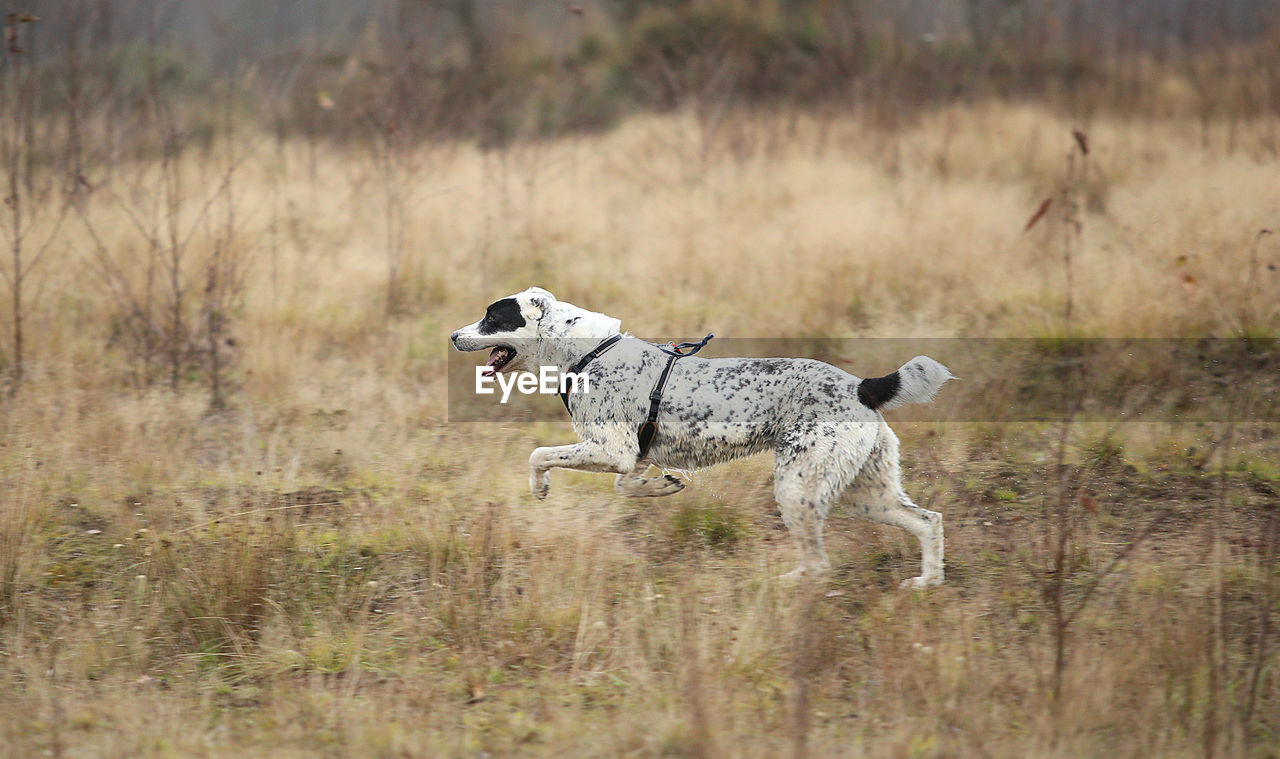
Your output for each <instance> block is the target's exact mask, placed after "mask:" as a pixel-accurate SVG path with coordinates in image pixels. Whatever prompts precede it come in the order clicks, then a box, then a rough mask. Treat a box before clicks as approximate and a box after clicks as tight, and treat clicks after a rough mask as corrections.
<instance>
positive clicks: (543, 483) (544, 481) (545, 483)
mask: <svg viewBox="0 0 1280 759" xmlns="http://www.w3.org/2000/svg"><path fill="white" fill-rule="evenodd" d="M550 491H551V473H550V472H539V471H538V470H537V469H534V470H533V471H532V472H530V473H529V492H530V493H533V496H534V497H535V498H537V499H538V500H542V499H543V498H546V497H547V493H549V492H550Z"/></svg>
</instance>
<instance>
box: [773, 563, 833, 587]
mask: <svg viewBox="0 0 1280 759" xmlns="http://www.w3.org/2000/svg"><path fill="white" fill-rule="evenodd" d="M829 571H830V567H822V566H799V567H796V568H795V569H793V570H791V571H790V572H785V573H783V574H780V575H778V576H777V577H775V578H774V579H775V580H777V581H778V582H780V583H783V584H784V585H789V584H792V583H796V582H799V581H801V580H814V579H819V578H822V577H825V576H826V574H827V572H829Z"/></svg>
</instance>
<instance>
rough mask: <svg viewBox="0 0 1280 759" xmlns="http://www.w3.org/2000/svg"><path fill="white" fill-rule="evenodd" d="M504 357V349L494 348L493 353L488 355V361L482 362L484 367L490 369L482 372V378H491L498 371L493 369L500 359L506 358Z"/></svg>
mask: <svg viewBox="0 0 1280 759" xmlns="http://www.w3.org/2000/svg"><path fill="white" fill-rule="evenodd" d="M506 356H507V349H506V348H494V349H493V352H492V353H490V354H489V360H488V361H486V362H484V365H485V366H487V367H490V368H489V369H486V370H485V371H484V372H483V374H484V376H486V377H492V376H493V375H494V374H496V373H497V371H498V370H497V369H495V368H493V367H494V366H496V365H497V364H498V363H500V362H501V361H502V359H504V358H506Z"/></svg>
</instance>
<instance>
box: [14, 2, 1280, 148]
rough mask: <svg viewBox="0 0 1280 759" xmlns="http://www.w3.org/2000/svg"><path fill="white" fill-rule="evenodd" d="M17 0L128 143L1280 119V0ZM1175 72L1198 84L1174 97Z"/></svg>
mask: <svg viewBox="0 0 1280 759" xmlns="http://www.w3.org/2000/svg"><path fill="white" fill-rule="evenodd" d="M8 5H9V6H10V17H12V14H30V15H32V16H36V17H39V19H40V21H39V22H38V23H37V24H34V25H31V26H32V27H33V28H31V29H23V30H22V40H21V43H22V46H23V47H24V48H26V51H25V53H24V55H25V56H26V57H27V59H28V61H29V64H30V66H31V67H32V68H33V70H39V72H40V73H39V75H38V78H39V81H40V82H42V84H41V86H40V87H39V88H38V92H37V93H36V96H37V98H38V102H37V104H36V106H37V109H38V110H40V111H43V112H47V113H53V112H58V111H64V112H65V111H67V110H68V109H70V110H71V111H73V113H71V114H68V115H67V119H68V126H67V127H66V128H67V129H69V130H70V131H72V132H74V133H77V134H76V135H75V136H76V137H77V138H80V139H82V138H83V135H84V132H85V130H87V129H93V130H96V133H98V134H99V135H100V136H101V137H102V138H103V140H100V141H98V143H99V144H100V145H108V146H110V148H111V149H112V150H125V151H126V152H127V150H128V148H129V145H128V139H127V135H129V134H130V133H131V131H132V128H131V123H132V122H134V121H136V120H138V119H145V118H147V115H146V111H147V109H146V108H140V107H139V106H140V104H145V103H146V102H148V101H151V102H154V92H152V93H151V96H150V97H149V96H148V90H149V89H150V90H154V89H155V88H156V87H163V88H165V89H166V90H167V91H168V92H169V93H171V94H172V96H174V97H176V98H179V99H180V100H181V101H183V103H184V104H185V107H188V108H195V109H199V108H200V107H201V105H202V104H207V102H208V101H209V100H210V99H211V98H212V97H213V96H214V95H215V93H216V92H217V91H218V90H219V88H223V89H226V88H229V87H230V88H234V89H235V90H236V91H237V92H238V93H239V96H238V99H239V101H240V102H239V104H238V107H239V108H241V109H242V110H243V111H244V113H245V114H246V115H252V116H254V117H255V118H259V119H261V120H262V121H263V122H264V123H266V124H267V125H269V126H270V128H271V129H272V130H274V131H275V132H276V133H277V134H278V135H279V136H280V137H282V138H283V137H286V136H291V135H292V136H296V135H305V136H307V137H310V138H316V137H319V136H325V137H331V138H339V139H344V140H346V139H352V138H363V137H367V136H368V135H370V134H375V133H377V132H380V131H381V132H385V131H386V130H394V131H396V132H397V133H408V134H409V135H411V136H412V137H413V138H420V137H426V136H433V135H449V136H471V137H474V138H476V139H479V140H480V141H481V142H482V143H484V144H489V145H495V144H504V143H506V142H507V141H510V140H512V139H515V138H519V137H530V136H541V135H549V134H557V133H561V132H564V131H570V130H590V129H599V128H604V127H607V126H609V125H611V124H613V123H615V122H616V120H617V119H619V118H620V117H621V116H623V115H625V114H627V113H631V112H635V111H637V110H645V109H660V110H665V109H674V108H694V109H708V108H719V109H723V108H725V107H728V106H732V105H736V104H740V103H766V104H772V103H778V104H801V105H810V106H812V105H817V104H821V105H823V106H824V107H825V106H830V105H834V106H848V107H854V108H863V109H867V110H868V111H869V112H870V113H872V114H876V113H889V114H896V115H898V116H900V115H901V114H903V113H909V112H910V109H912V108H914V107H920V106H929V105H931V104H937V103H940V102H948V101H952V100H955V99H964V98H980V97H986V96H999V97H1028V98H1038V99H1046V100H1049V101H1051V102H1054V103H1059V104H1062V105H1063V106H1065V107H1067V108H1070V109H1071V110H1073V111H1077V112H1078V111H1080V110H1084V111H1092V110H1094V109H1097V108H1111V109H1124V110H1129V111H1138V112H1148V113H1156V114H1159V113H1163V112H1166V111H1169V110H1176V109H1184V110H1185V109H1196V110H1198V111H1201V112H1209V113H1213V114H1223V113H1230V114H1231V115H1233V116H1246V117H1247V116H1252V115H1257V114H1260V113H1275V112H1277V110H1278V109H1280V75H1278V74H1277V69H1280V65H1277V64H1280V34H1278V33H1277V23H1276V22H1277V21H1278V20H1280V0H546V1H545V2H528V1H527V0H371V1H370V2H365V3H351V2H347V0H279V1H277V2H270V3H262V2H250V1H249V0H198V1H197V0H58V1H57V2H54V1H53V0H23V1H21V2H9V3H8ZM9 26H11V25H9ZM4 60H5V65H8V66H12V65H13V61H14V57H13V56H12V55H10V56H6V57H5V58H4ZM1167 77H1175V78H1177V79H1178V80H1179V82H1180V83H1181V84H1182V86H1181V87H1180V88H1175V89H1176V92H1177V93H1181V95H1180V97H1177V98H1174V99H1173V100H1172V101H1171V99H1170V88H1169V87H1167V86H1161V85H1162V81H1163V79H1164V78H1167ZM895 117H896V116H895ZM210 118H212V116H210ZM73 121H75V122H78V123H71V122H73ZM193 128H195V129H197V132H198V129H199V128H198V126H197V127H193ZM197 136H198V134H197ZM82 141H83V140H82ZM78 147H79V146H77V148H78Z"/></svg>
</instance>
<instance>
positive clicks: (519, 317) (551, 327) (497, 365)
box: [450, 287, 622, 374]
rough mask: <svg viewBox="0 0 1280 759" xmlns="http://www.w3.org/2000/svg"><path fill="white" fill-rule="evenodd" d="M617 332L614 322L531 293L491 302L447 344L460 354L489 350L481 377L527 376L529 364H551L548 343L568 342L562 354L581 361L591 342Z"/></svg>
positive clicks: (545, 294)
mask: <svg viewBox="0 0 1280 759" xmlns="http://www.w3.org/2000/svg"><path fill="white" fill-rule="evenodd" d="M621 326H622V322H620V321H619V320H617V319H614V318H613V317H610V316H605V315H604V314H598V313H596V312H594V311H588V310H586V309H585V308H579V307H577V306H575V305H573V304H572V303H565V302H563V301H558V300H556V296H554V295H552V294H551V293H549V292H547V291H546V290H543V289H542V288H541V287H530V288H529V289H528V290H525V291H524V292H519V293H516V294H515V295H509V296H507V297H505V298H503V299H501V300H498V301H494V302H493V303H492V304H490V305H489V308H488V310H486V311H485V314H484V318H483V319H481V320H480V321H478V322H476V323H475V324H471V325H468V326H466V327H463V328H462V329H460V330H458V331H457V332H454V333H453V335H451V336H450V339H451V340H452V341H453V345H454V347H455V348H457V349H458V350H460V351H478V350H484V349H486V348H492V349H493V352H492V353H490V354H489V361H488V362H487V363H486V364H485V365H486V366H487V367H489V368H488V370H487V371H486V373H487V374H492V373H494V372H501V371H506V370H513V371H526V370H528V369H530V366H531V365H530V364H529V363H528V362H529V361H530V360H534V361H535V362H536V361H537V360H547V359H550V358H552V357H551V356H549V355H547V354H548V351H547V350H546V348H547V344H548V343H551V342H558V343H564V342H566V341H567V342H569V343H570V344H569V345H567V346H564V349H565V350H567V351H568V353H569V354H573V355H581V354H583V353H586V352H587V351H589V350H591V348H593V347H594V346H595V343H594V342H592V341H593V340H594V341H598V340H604V339H605V338H607V337H611V336H612V335H616V334H618V332H619V330H620V329H621ZM575 338H576V339H575ZM556 358H558V357H556ZM532 368H533V369H534V370H535V371H536V367H532Z"/></svg>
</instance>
